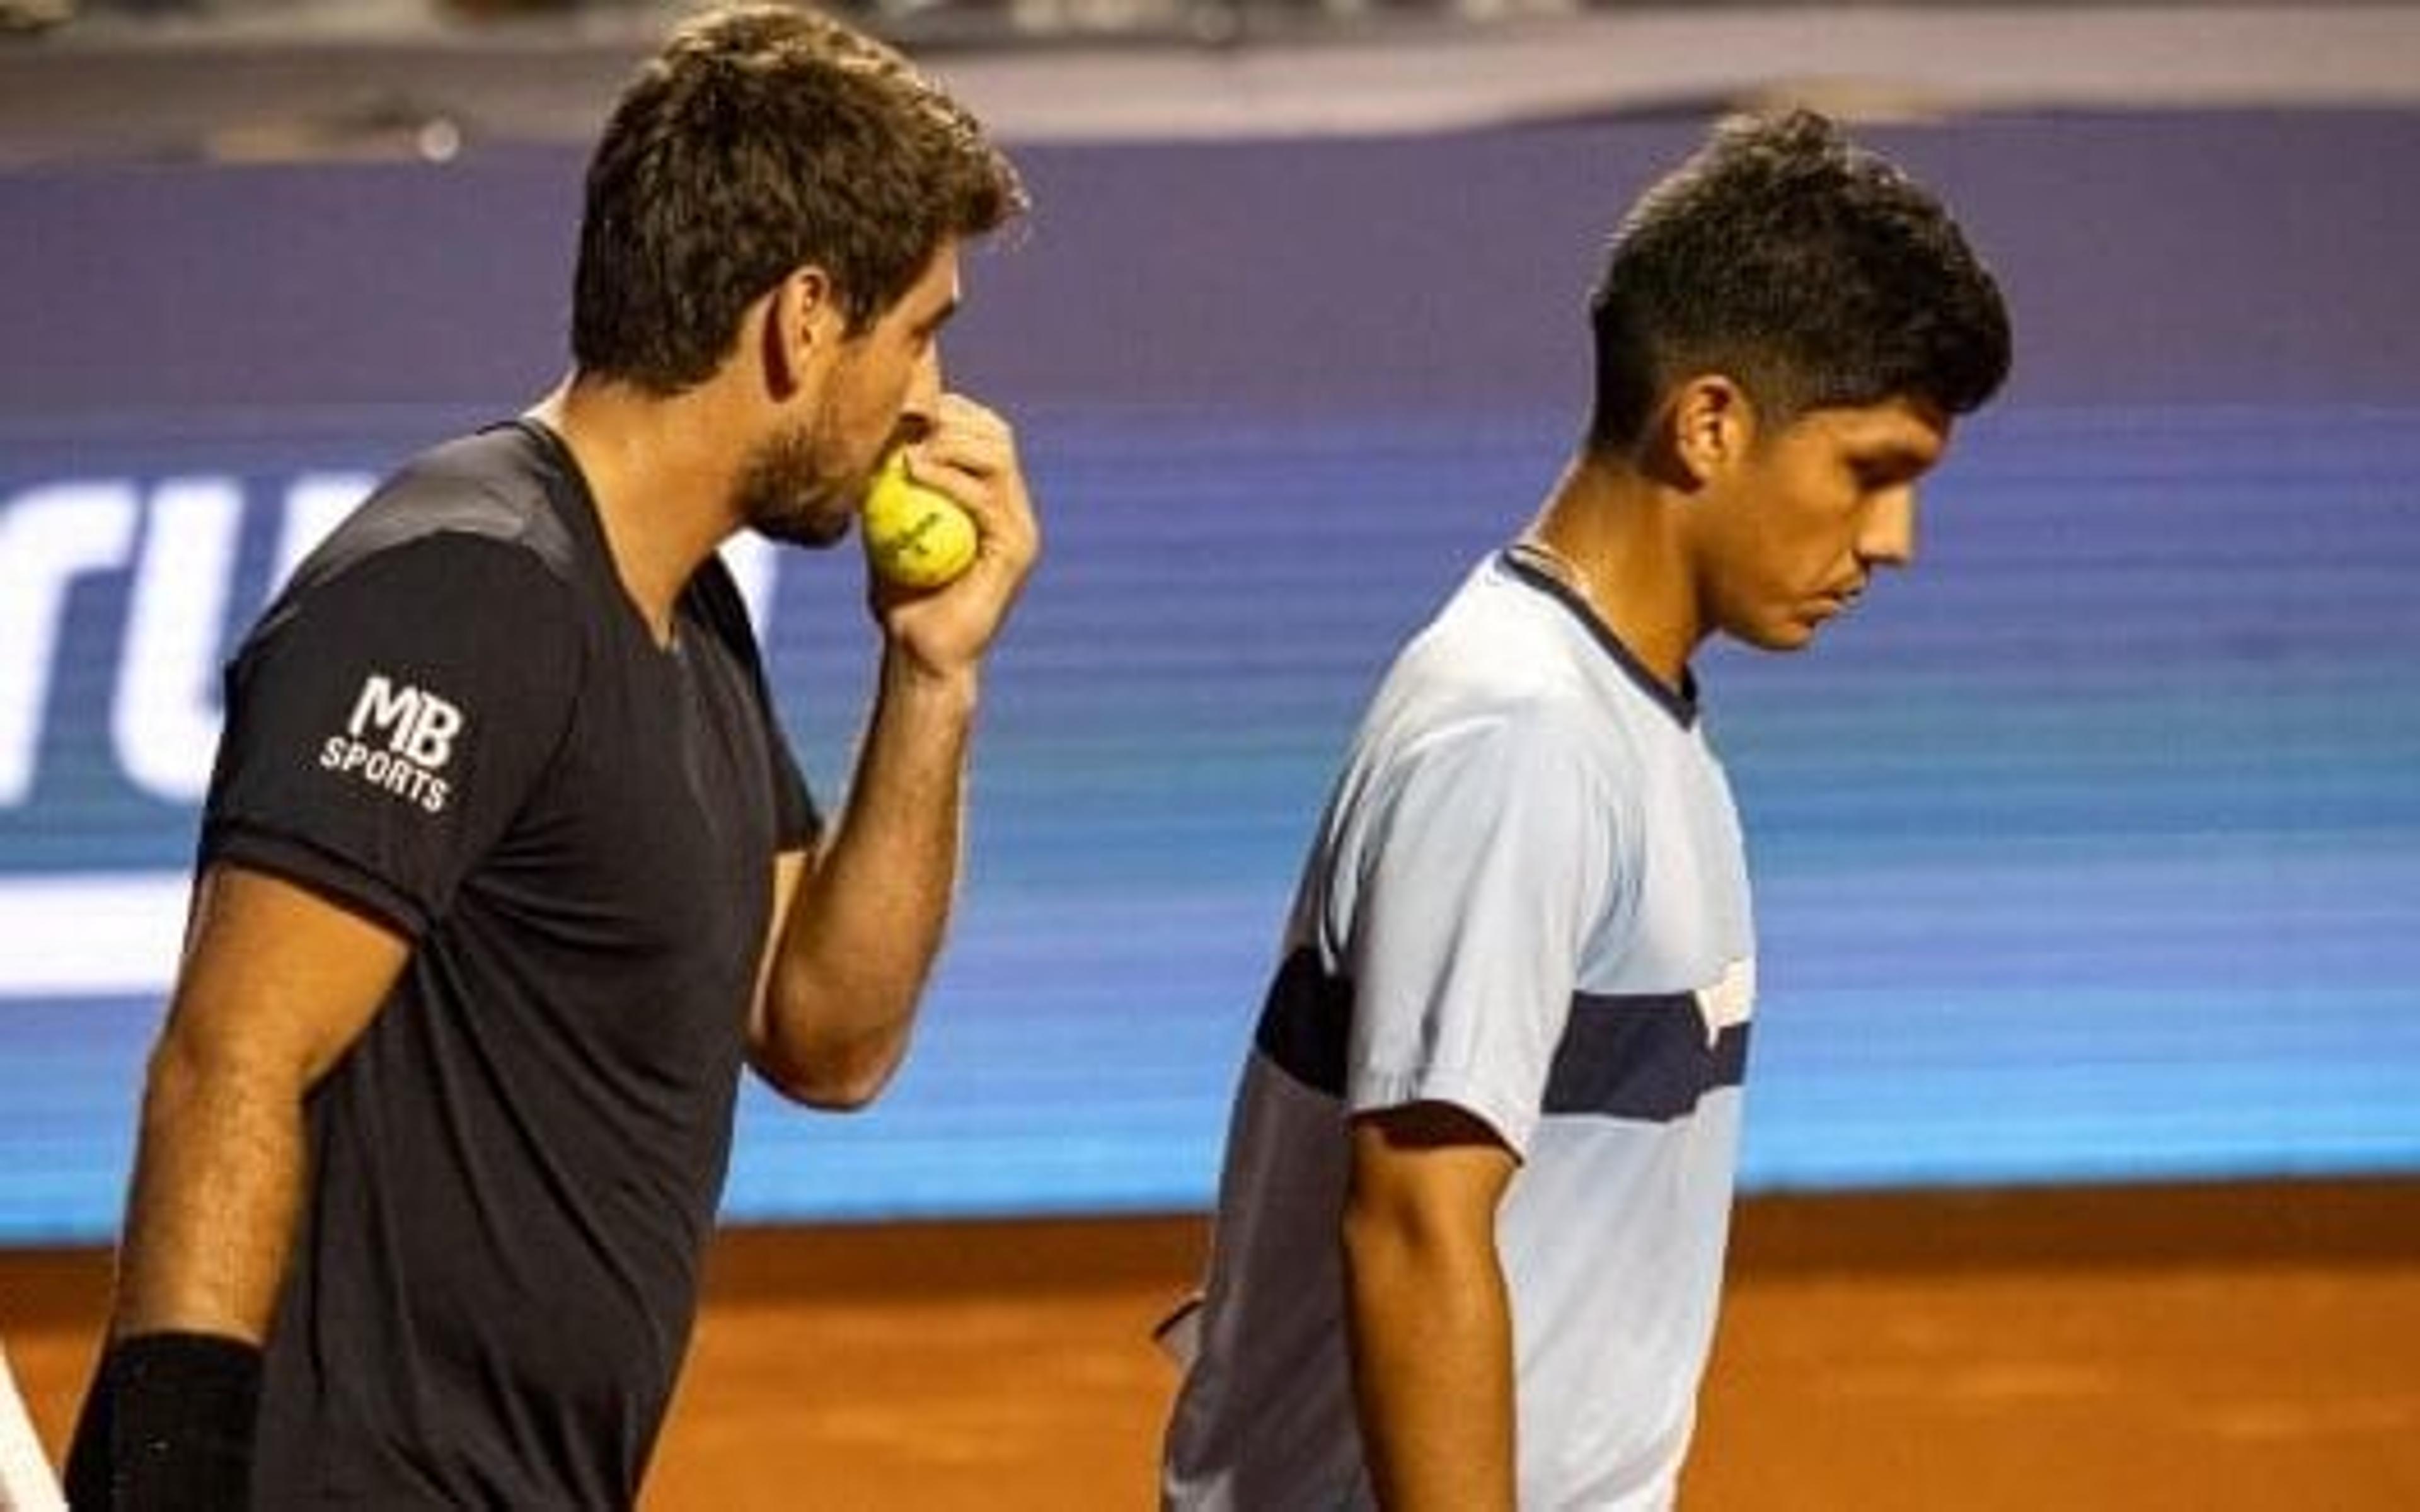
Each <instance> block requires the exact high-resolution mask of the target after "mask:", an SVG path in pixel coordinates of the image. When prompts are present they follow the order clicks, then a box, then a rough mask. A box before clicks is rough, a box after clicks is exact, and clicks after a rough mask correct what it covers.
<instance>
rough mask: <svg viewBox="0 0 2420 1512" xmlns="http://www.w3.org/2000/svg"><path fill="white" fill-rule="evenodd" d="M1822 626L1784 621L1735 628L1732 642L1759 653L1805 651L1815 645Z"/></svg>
mask: <svg viewBox="0 0 2420 1512" xmlns="http://www.w3.org/2000/svg"><path fill="white" fill-rule="evenodd" d="M1821 628H1822V626H1821V625H1815V624H1811V623H1809V622H1807V621H1805V620H1783V621H1781V622H1779V623H1778V624H1774V625H1750V626H1744V627H1740V626H1735V627H1733V628H1732V630H1731V631H1730V637H1731V639H1732V640H1737V641H1740V642H1741V643H1743V644H1745V645H1750V646H1753V647H1755V648H1756V649H1757V650H1759V651H1804V650H1806V649H1807V647H1808V646H1811V645H1813V644H1814V643H1815V634H1816V632H1817V631H1818V630H1820V629H1821Z"/></svg>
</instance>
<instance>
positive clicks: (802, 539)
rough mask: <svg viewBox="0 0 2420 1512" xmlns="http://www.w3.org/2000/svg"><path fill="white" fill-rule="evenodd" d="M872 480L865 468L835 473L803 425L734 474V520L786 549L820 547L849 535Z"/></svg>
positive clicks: (760, 448) (767, 443) (778, 438)
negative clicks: (736, 490)
mask: <svg viewBox="0 0 2420 1512" xmlns="http://www.w3.org/2000/svg"><path fill="white" fill-rule="evenodd" d="M872 482H873V475H872V472H871V471H870V470H859V471H846V472H844V473H841V474H839V475H837V476H836V475H835V474H834V472H833V471H832V469H831V467H830V458H829V456H828V455H826V449H825V448H823V447H820V446H818V445H817V444H816V440H815V437H814V433H813V432H812V431H811V430H810V429H809V428H808V427H806V426H803V425H801V426H798V427H796V428H794V429H791V430H787V431H784V432H783V433H782V434H781V435H778V436H775V437H773V438H772V439H770V440H767V441H765V442H764V443H763V444H762V445H760V446H758V447H757V448H756V452H755V455H752V456H751V457H749V459H748V465H747V466H746V467H745V468H743V469H742V470H741V471H740V474H739V497H738V504H739V517H740V518H741V519H743V520H745V521H747V522H748V526H749V528H750V529H751V530H753V531H754V532H756V533H757V534H759V535H763V536H766V537H768V538H769V539H771V540H775V541H780V542H783V543H785V544H787V545H790V546H803V547H811V548H825V547H830V546H833V545H835V544H837V543H838V542H839V541H840V540H841V538H842V537H844V536H845V535H847V534H848V527H849V522H850V521H851V520H853V519H854V518H856V516H857V506H858V503H859V501H861V500H862V499H863V498H864V497H865V490H866V488H867V487H868V486H869V485H871V483H872Z"/></svg>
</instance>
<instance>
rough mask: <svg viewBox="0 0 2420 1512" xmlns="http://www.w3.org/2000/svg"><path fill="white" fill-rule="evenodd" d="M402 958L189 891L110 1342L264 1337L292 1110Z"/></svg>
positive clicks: (218, 879) (294, 917) (342, 923)
mask: <svg viewBox="0 0 2420 1512" xmlns="http://www.w3.org/2000/svg"><path fill="white" fill-rule="evenodd" d="M410 949H411V948H410V945H409V943H408V942H407V941H405V940H404V939H403V938H402V937H401V936H399V935H397V934H396V933H393V932H391V931H389V930H387V929H384V928H382V927H380V925H377V924H374V923H371V922H370V921H369V920H367V919H365V918H362V917H361V916H359V915H357V914H353V913H349V912H348V911H346V910H345V909H343V908H340V907H338V906H336V905H335V904H334V903H329V902H327V901H326V900H325V899H322V898H320V897H318V895H316V894H314V893H311V892H309V891H306V890H304V889H303V888H301V887H295V886H293V885H292V884H290V883H286V882H282V881H279V880H277V879H276V878H274V877H270V876H266V875H263V874H261V873H258V872H245V871H240V870H237V869H232V868H219V869H214V870H212V871H211V872H208V873H206V874H205V875H204V876H203V878H202V880H201V883H200V885H199V887H198V888H197V890H196V893H195V896H194V919H193V925H192V929H191V931H190V938H189V942H188V945H187V949H186V953H185V960H184V963H183V965H182V967H181V968H180V970H179V972H178V982H177V989H176V994H175V996H174V999H173V1000H172V1002H171V1004H170V1008H169V1013H168V1021H167V1025H166V1026H165V1028H164V1029H163V1031H162V1033H161V1037H160V1041H159V1044H158V1046H157V1047H156V1048H155V1049H154V1050H153V1052H152V1055H151V1062H150V1068H149V1077H148V1081H147V1087H146V1089H145V1093H144V1100H143V1123H142V1133H141V1137H140V1143H139V1146H138V1149H137V1151H136V1155H135V1165H134V1180H133V1185H132V1196H130V1198H129V1200H128V1204H127V1216H126V1231H125V1235H124V1238H123V1241H122V1244H121V1253H120V1256H119V1261H118V1284H117V1285H118V1289H117V1298H116V1306H115V1309H114V1311H113V1314H112V1317H111V1332H112V1333H113V1335H117V1336H125V1335H134V1334H149V1333H160V1332H165V1331H178V1332H186V1333H196V1334H212V1335H224V1336H227V1337H232V1338H240V1339H244V1340H247V1341H250V1342H252V1343H256V1344H257V1343H259V1342H260V1341H261V1340H262V1338H263V1337H264V1336H265V1335H267V1333H268V1329H269V1321H270V1316H271V1312H272V1311H273V1310H274V1308H275V1306H276V1301H277V1289H278V1286H279V1283H280V1281H281V1279H282V1278H283V1276H284V1273H285V1269H286V1259H287V1249H288V1246H289V1245H290V1243H291V1241H292V1237H293V1231H294V1218H295V1212H296V1211H297V1205H298V1203H299V1201H300V1194H301V1191H302V1174H303V1147H302V1098H303V1095H304V1093H306V1092H307V1091H308V1090H309V1089H310V1087H311V1084H312V1083H313V1082H314V1081H316V1080H317V1079H318V1077H319V1075H320V1074H321V1073H322V1072H325V1071H326V1070H327V1069H328V1068H329V1067H330V1066H331V1065H333V1064H334V1062H335V1060H336V1058H337V1057H339V1056H340V1055H342V1054H343V1053H344V1051H345V1049H346V1047H347V1046H349V1045H350V1044H351V1043H352V1042H353V1041H354V1040H355V1039H356V1038H358V1037H359V1036H360V1034H361V1032H362V1030H363V1029H364V1028H365V1027H366V1026H368V1024H369V1021H370V1019H371V1017H372V1016H373V1015H374V1014H376V1012H377V1011H378V1008H379V1005H380V1002H381V1001H383V1000H384V998H385V996H386V993H387V989H388V988H389V987H390V986H391V985H392V984H393V982H394V980H395V979H396V974H397V973H398V972H400V971H401V970H402V968H403V964H404V961H405V959H406V958H407V956H408V955H409V954H410Z"/></svg>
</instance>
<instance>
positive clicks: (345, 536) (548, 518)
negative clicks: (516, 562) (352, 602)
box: [293, 425, 580, 592]
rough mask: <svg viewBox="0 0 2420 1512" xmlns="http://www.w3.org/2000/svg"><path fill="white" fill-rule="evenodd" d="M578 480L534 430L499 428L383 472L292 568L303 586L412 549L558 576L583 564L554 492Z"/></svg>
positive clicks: (416, 553)
mask: <svg viewBox="0 0 2420 1512" xmlns="http://www.w3.org/2000/svg"><path fill="white" fill-rule="evenodd" d="M570 486H576V485H575V484H574V482H573V480H571V479H570V478H569V477H568V476H567V475H566V474H565V473H564V472H563V471H562V469H561V466H560V464H559V462H558V461H557V460H556V459H555V458H554V457H553V456H552V455H551V454H550V453H549V452H548V451H547V449H546V448H544V447H543V446H542V445H541V444H539V443H538V441H537V440H536V439H535V437H532V436H530V435H529V434H527V433H526V432H524V431H522V430H520V428H518V427H516V426H510V425H506V426H499V427H496V428H494V429H491V430H485V431H481V432H479V433H478V434H476V435H473V436H466V437H463V438H461V439H459V440H453V441H448V442H446V443H445V444H443V445H442V446H438V447H435V448H432V449H431V450H429V451H427V452H424V453H422V454H420V455H418V456H415V457H413V458H412V459H411V460H410V461H409V462H406V463H405V464H404V465H403V466H402V467H401V468H399V469H397V470H396V472H395V473H394V474H393V475H392V476H391V477H389V478H388V479H387V480H386V482H385V483H383V484H381V485H380V486H379V488H378V489H377V490H376V491H375V492H373V493H372V494H371V495H370V497H369V498H368V499H367V500H365V501H364V502H363V504H362V506H361V508H359V509H357V510H355V511H354V512H353V514H352V515H351V516H349V517H348V518H347V519H346V520H345V522H344V523H343V524H341V525H339V526H338V527H337V528H336V529H335V531H334V532H332V533H331V534H330V535H329V537H328V539H327V540H326V541H325V542H323V543H321V545H320V547H319V548H318V550H316V551H314V552H313V553H312V554H311V555H310V556H309V557H308V558H307V559H305V560H304V562H303V563H302V566H301V567H300V568H299V569H298V570H297V571H296V573H295V577H294V583H293V587H294V588H295V589H296V590H299V591H303V592H307V591H309V590H311V589H313V588H316V587H318V586H322V585H324V584H326V583H327V582H330V581H332V580H334V579H336V578H338V577H341V576H343V575H344V574H346V573H347V572H349V571H350V570H352V569H354V568H356V567H358V566H360V565H361V564H362V563H365V562H370V561H375V560H379V559H381V558H390V557H393V556H394V555H395V554H396V553H411V554H412V556H413V559H414V560H425V559H426V558H425V556H424V555H423V554H425V553H434V554H435V555H436V556H440V557H443V558H448V559H469V560H502V559H497V558H495V556H494V553H495V552H496V551H498V550H502V551H504V552H510V553H516V554H518V555H519V556H520V558H523V559H525V562H524V565H526V566H527V567H529V568H532V569H535V570H537V571H539V572H542V573H543V574H545V575H547V576H551V577H552V578H555V579H560V580H564V581H569V580H570V579H573V578H575V577H576V576H577V575H578V573H579V571H580V561H579V556H580V553H579V550H578V543H577V539H576V537H575V535H574V533H573V532H572V529H571V527H570V525H569V524H568V523H566V520H565V518H564V510H563V508H562V502H561V497H560V495H561V491H562V490H563V489H565V488H566V487H570Z"/></svg>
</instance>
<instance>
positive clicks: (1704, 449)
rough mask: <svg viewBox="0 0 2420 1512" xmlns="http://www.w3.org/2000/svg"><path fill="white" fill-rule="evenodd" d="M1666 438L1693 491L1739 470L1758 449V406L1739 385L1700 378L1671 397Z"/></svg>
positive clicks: (1716, 376) (1718, 378) (1690, 380)
mask: <svg viewBox="0 0 2420 1512" xmlns="http://www.w3.org/2000/svg"><path fill="white" fill-rule="evenodd" d="M1665 417H1666V426H1667V430H1666V437H1667V440H1668V442H1669V445H1670V447H1671V455H1672V459H1673V461H1674V462H1675V463H1677V464H1678V465H1679V467H1680V470H1681V471H1682V473H1683V475H1684V476H1686V477H1687V478H1688V479H1689V481H1690V482H1691V483H1693V484H1697V485H1701V486H1702V485H1704V484H1708V483H1711V482H1713V481H1714V479H1716V478H1718V477H1720V476H1722V475H1723V474H1724V473H1725V472H1727V471H1730V469H1732V468H1734V467H1736V466H1738V465H1739V463H1740V461H1741V459H1742V458H1744V457H1745V456H1746V455H1747V454H1748V451H1749V449H1750V448H1751V447H1753V446H1754V445H1755V444H1756V406H1755V404H1754V403H1753V402H1752V401H1751V400H1750V399H1749V398H1748V396H1747V391H1746V390H1745V389H1744V388H1742V387H1740V385H1739V383H1738V381H1737V380H1736V379H1733V378H1725V377H1723V376H1722V375H1721V374H1719V373H1701V374H1699V375H1698V376H1697V377H1695V378H1688V379H1686V380H1684V381H1683V382H1682V383H1681V384H1680V385H1678V386H1677V387H1676V388H1674V389H1673V391H1672V397H1671V401H1670V403H1669V404H1668V406H1667V407H1666V409H1665Z"/></svg>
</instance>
